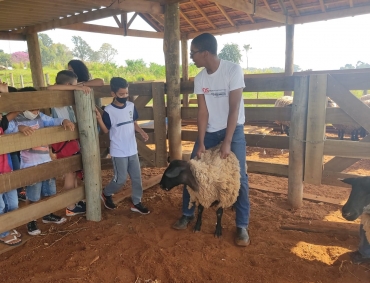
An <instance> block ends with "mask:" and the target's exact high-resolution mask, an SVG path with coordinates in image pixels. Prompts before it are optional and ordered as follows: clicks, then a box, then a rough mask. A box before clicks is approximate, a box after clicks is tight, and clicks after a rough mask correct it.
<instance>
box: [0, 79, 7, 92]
mask: <svg viewBox="0 0 370 283" xmlns="http://www.w3.org/2000/svg"><path fill="white" fill-rule="evenodd" d="M1 92H8V84H7V83H6V82H2V81H1V80H0V93H1Z"/></svg>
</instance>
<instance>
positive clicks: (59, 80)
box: [55, 70, 77, 85]
mask: <svg viewBox="0 0 370 283" xmlns="http://www.w3.org/2000/svg"><path fill="white" fill-rule="evenodd" d="M75 80H77V75H76V74H75V73H73V72H72V71H70V70H63V71H60V72H58V74H57V77H56V78H55V83H56V84H57V85H66V84H73V82H74V81H75Z"/></svg>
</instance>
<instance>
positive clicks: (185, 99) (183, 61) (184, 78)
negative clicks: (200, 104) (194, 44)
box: [181, 35, 189, 107]
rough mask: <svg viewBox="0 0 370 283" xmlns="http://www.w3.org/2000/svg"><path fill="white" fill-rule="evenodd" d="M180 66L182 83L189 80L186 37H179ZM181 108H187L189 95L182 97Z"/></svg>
mask: <svg viewBox="0 0 370 283" xmlns="http://www.w3.org/2000/svg"><path fill="white" fill-rule="evenodd" d="M181 66H182V81H183V82H187V81H188V80H189V60H188V39H187V38H186V35H183V36H181ZM182 100H183V103H182V106H184V107H189V94H187V93H186V94H183V95H182Z"/></svg>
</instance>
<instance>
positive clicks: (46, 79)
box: [45, 73, 50, 86]
mask: <svg viewBox="0 0 370 283" xmlns="http://www.w3.org/2000/svg"><path fill="white" fill-rule="evenodd" d="M45 83H46V86H49V85H50V78H49V74H48V73H46V74H45Z"/></svg>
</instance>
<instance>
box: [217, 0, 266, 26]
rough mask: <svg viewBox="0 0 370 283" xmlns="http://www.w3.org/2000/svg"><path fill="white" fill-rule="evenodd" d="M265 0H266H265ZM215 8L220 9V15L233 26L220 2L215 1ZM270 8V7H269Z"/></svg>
mask: <svg viewBox="0 0 370 283" xmlns="http://www.w3.org/2000/svg"><path fill="white" fill-rule="evenodd" d="M265 1H266V0H265ZM216 6H217V8H218V9H219V10H220V11H221V13H222V15H224V17H225V18H226V20H227V21H228V22H229V23H230V25H231V26H233V27H234V26H235V24H234V22H233V20H232V19H231V18H230V17H229V15H228V13H227V12H226V11H225V9H224V7H222V6H221V5H220V4H218V3H216ZM269 10H270V9H269Z"/></svg>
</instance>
